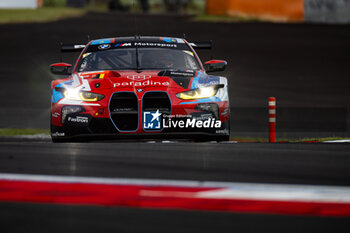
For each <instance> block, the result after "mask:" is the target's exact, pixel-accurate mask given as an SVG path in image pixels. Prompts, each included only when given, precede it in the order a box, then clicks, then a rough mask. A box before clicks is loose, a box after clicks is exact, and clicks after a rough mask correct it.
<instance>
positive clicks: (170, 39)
mask: <svg viewBox="0 0 350 233" xmlns="http://www.w3.org/2000/svg"><path fill="white" fill-rule="evenodd" d="M160 40H162V41H165V42H167V43H177V40H176V39H174V38H168V37H161V38H160Z"/></svg>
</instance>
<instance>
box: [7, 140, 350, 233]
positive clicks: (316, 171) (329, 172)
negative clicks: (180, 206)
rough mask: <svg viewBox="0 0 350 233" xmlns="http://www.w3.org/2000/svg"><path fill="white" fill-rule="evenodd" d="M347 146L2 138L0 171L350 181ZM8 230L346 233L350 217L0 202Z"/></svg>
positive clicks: (342, 183)
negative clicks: (54, 142) (21, 140)
mask: <svg viewBox="0 0 350 233" xmlns="http://www.w3.org/2000/svg"><path fill="white" fill-rule="evenodd" d="M349 149H350V145H349V144H264V143H257V144H252V143H237V144H236V143H231V144H217V143H183V142H178V143H160V142H157V143H140V142H121V143H104V142H100V143H88V144H86V143H85V144H84V143H70V144H52V143H49V142H20V141H18V142H16V141H7V142H6V141H3V142H1V144H0V150H1V151H0V161H1V162H0V173H16V174H41V175H60V176H76V177H108V178H147V179H164V180H196V181H230V182H232V181H234V182H248V183H249V182H255V183H276V184H279V183H287V184H318V185H331V186H332V185H337V186H350V172H349V171H350V157H349ZM0 216H1V218H0V219H1V224H2V227H4V228H3V229H7V231H6V232H96V231H99V232H100V231H118V232H164V231H166V232H234V231H237V232H257V231H263V232H349V230H350V220H349V218H334V217H311V216H293V215H271V214H254V213H250V214H243V213H235V212H231V213H225V212H213V211H191V210H186V211H183V210H176V209H167V210H159V209H158V210H157V209H149V208H126V207H96V206H84V205H53V204H34V203H15V202H13V203H12V202H2V203H0Z"/></svg>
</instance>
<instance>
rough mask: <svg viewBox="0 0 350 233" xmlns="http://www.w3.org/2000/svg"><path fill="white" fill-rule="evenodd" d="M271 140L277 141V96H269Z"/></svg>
mask: <svg viewBox="0 0 350 233" xmlns="http://www.w3.org/2000/svg"><path fill="white" fill-rule="evenodd" d="M269 142H276V98H275V97H269Z"/></svg>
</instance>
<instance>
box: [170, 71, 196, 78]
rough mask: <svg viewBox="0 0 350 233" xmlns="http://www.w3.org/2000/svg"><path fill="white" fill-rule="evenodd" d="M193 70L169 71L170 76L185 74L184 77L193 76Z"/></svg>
mask: <svg viewBox="0 0 350 233" xmlns="http://www.w3.org/2000/svg"><path fill="white" fill-rule="evenodd" d="M194 74H195V73H194V72H179V71H170V76H180V77H182V76H186V77H193V76H194Z"/></svg>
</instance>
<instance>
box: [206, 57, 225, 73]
mask: <svg viewBox="0 0 350 233" xmlns="http://www.w3.org/2000/svg"><path fill="white" fill-rule="evenodd" d="M226 66H227V61H223V60H210V61H207V62H205V63H204V67H205V71H206V72H207V73H209V72H217V71H224V70H225V69H226Z"/></svg>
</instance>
